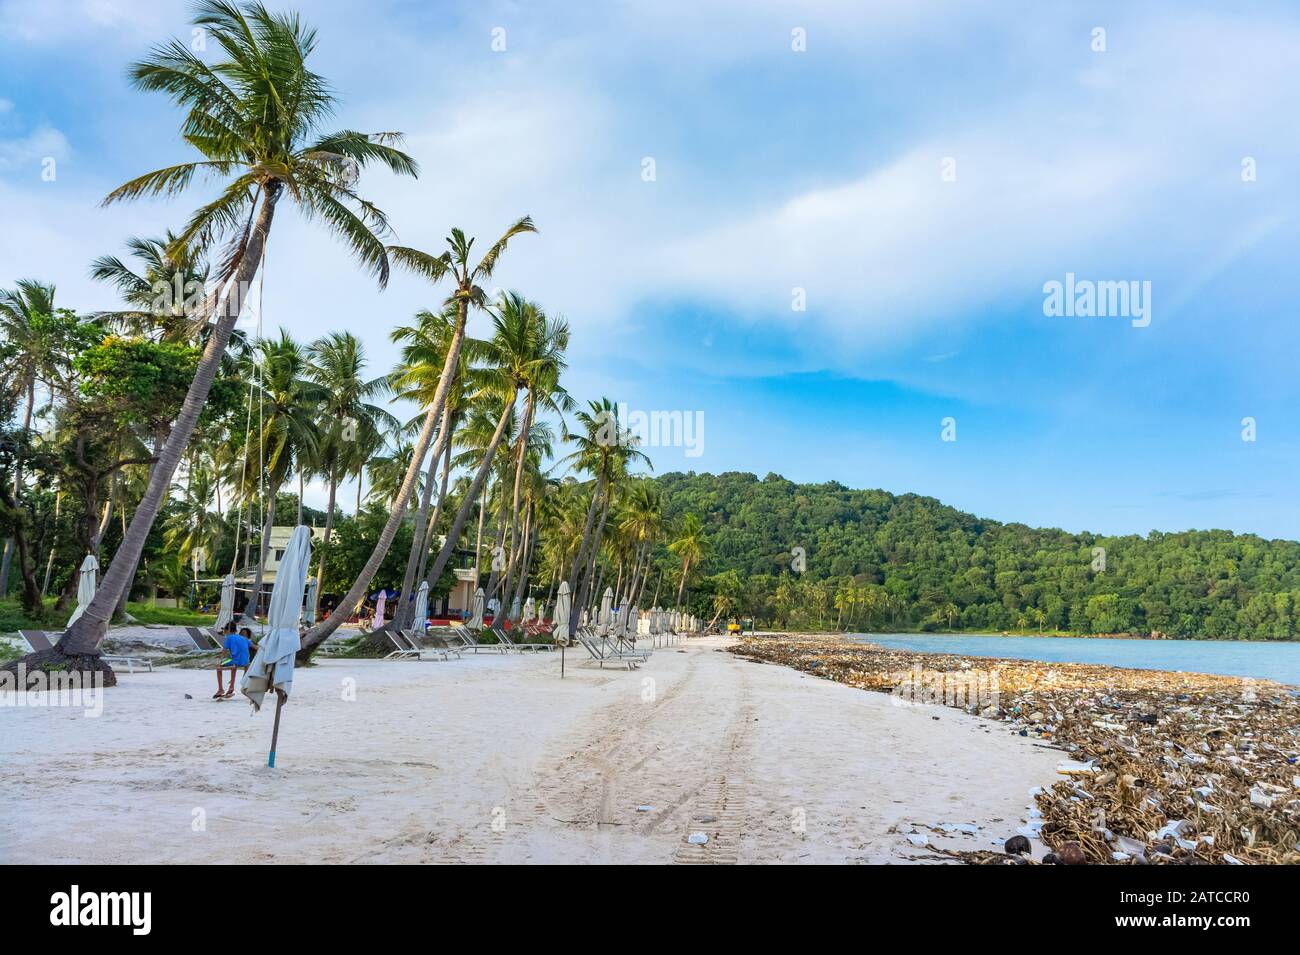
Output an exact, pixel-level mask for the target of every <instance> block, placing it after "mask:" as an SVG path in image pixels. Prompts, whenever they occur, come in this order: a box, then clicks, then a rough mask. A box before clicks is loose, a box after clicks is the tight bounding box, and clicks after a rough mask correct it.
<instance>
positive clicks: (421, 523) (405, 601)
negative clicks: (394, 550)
mask: <svg viewBox="0 0 1300 955" xmlns="http://www.w3.org/2000/svg"><path fill="white" fill-rule="evenodd" d="M448 411H450V406H448V407H444V408H443V411H442V426H441V428H440V429H439V432H440V433H446V430H447V412H448ZM446 443H447V442H446V441H445V440H444V441H443V444H444V445H445V444H446ZM439 450H440V449H437V448H435V449H434V453H433V455H432V456H431V457H430V458H429V471H428V473H427V474H426V475H425V479H424V491H423V492H422V493H421V495H420V506H419V508H418V509H417V510H416V512H415V527H414V528H413V530H412V533H411V552H410V553H409V554H408V555H407V557H406V571H405V573H403V574H402V597H401V603H400V604H399V605H398V608H397V613H395V614H393V625H394V627H396V628H397V629H398V630H405V629H406V628H407V627H409V626H410V625H411V618H412V617H413V616H415V600H414V599H413V597H414V591H413V590H412V587H413V585H414V584H415V572H416V569H417V566H418V564H419V563H420V547H421V545H423V543H424V528H425V526H426V525H427V522H428V520H429V508H430V507H432V506H433V484H434V478H435V477H436V476H437V473H438V459H439V458H440V457H441V456H442V455H440V454H438V451H439ZM420 463H421V465H423V463H424V462H423V461H422V462H420Z"/></svg>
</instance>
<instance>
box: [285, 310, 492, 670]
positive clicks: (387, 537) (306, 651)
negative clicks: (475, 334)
mask: <svg viewBox="0 0 1300 955" xmlns="http://www.w3.org/2000/svg"><path fill="white" fill-rule="evenodd" d="M468 317H469V316H468V303H466V301H465V300H464V299H463V298H462V299H459V300H458V307H457V314H456V330H455V332H454V334H453V335H452V339H451V345H450V347H449V348H448V349H447V359H446V361H445V362H444V363H443V366H442V375H441V376H440V377H439V379H438V388H437V390H436V391H435V392H434V395H433V403H432V404H431V405H430V406H429V409H428V411H426V412H425V415H424V426H423V427H422V428H421V429H420V436H419V438H418V439H417V440H416V442H415V449H414V451H413V452H412V454H411V463H410V465H408V466H407V469H406V477H405V478H404V479H403V481H402V486H401V488H399V489H398V492H397V499H396V500H394V501H393V510H392V513H391V514H389V515H388V521H387V523H385V524H384V529H383V531H382V532H381V533H380V535H379V540H378V542H376V544H375V549H374V550H373V551H372V552H371V554H370V557H369V559H368V560H367V561H366V564H365V566H364V567H363V568H362V569H361V573H360V574H359V575H358V577H357V579H356V580H355V581H353V583H352V587H351V588H350V589H349V590H348V592H347V594H346V596H344V598H343V599H342V600H340V601H339V606H340V607H355V606H356V605H357V602H358V601H359V600H360V599H361V595H362V594H363V593H365V591H366V589H367V588H368V587H369V586H370V581H371V580H372V579H373V578H374V576H375V573H376V572H377V571H378V570H379V565H380V564H382V563H383V562H384V558H385V557H387V556H388V549H389V548H390V547H392V546H393V538H394V537H396V536H397V528H398V527H399V526H400V525H401V523H402V520H403V518H404V517H405V512H406V505H407V502H408V501H410V499H411V491H412V490H413V489H414V487H415V481H416V477H417V476H418V475H419V473H420V467H421V465H422V464H423V463H424V456H425V454H427V453H428V450H429V442H430V441H431V440H432V438H433V431H434V428H435V427H436V426H437V423H438V419H439V418H440V417H441V416H442V409H443V408H444V407H446V404H447V394H448V392H450V390H451V383H452V378H453V377H454V376H455V373H456V369H457V368H458V367H459V365H458V362H459V361H460V349H461V344H462V342H463V341H464V339H465V324H466V321H467V320H468ZM449 430H450V429H444V431H443V432H442V433H441V434H439V435H438V442H439V443H438V445H437V446H436V448H437V449H436V450H435V451H434V454H435V455H437V454H440V453H441V452H442V448H443V446H444V444H445V442H446V441H448V440H450V435H449V434H447V432H448V431H449ZM358 513H360V511H359V510H358ZM344 616H345V614H341V613H333V614H330V616H329V618H328V619H326V620H322V621H321V622H320V623H318V624H316V626H314V627H312V629H311V630H310V631H308V633H307V635H306V637H304V638H303V643H302V649H301V650H300V651H299V653H298V656H299V659H300V660H302V661H303V662H306V661H308V660H310V659H311V654H312V652H313V651H314V650H315V649H316V648H317V647H318V646H320V645H321V644H322V643H324V642H325V641H326V640H327V639H329V637H330V635H331V634H333V633H334V631H335V630H337V629H338V628H339V626H340V625H341V624H342V623H343V618H344Z"/></svg>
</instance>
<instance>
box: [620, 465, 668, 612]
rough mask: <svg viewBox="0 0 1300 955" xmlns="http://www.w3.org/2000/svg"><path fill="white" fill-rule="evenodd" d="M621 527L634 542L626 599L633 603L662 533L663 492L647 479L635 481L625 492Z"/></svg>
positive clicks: (648, 569) (645, 578)
mask: <svg viewBox="0 0 1300 955" xmlns="http://www.w3.org/2000/svg"><path fill="white" fill-rule="evenodd" d="M622 527H623V530H624V531H626V532H627V534H628V535H629V537H630V538H631V539H632V541H633V542H634V543H635V545H636V548H637V551H636V565H635V566H634V567H633V571H632V579H631V581H630V582H629V585H628V590H627V593H628V601H629V602H630V603H635V602H636V600H637V596H638V594H639V593H640V592H641V590H642V588H643V587H644V583H643V582H644V581H645V580H647V579H649V576H650V555H651V551H652V550H653V549H654V546H655V545H656V544H657V543H658V542H659V539H660V538H661V537H662V536H663V531H664V516H663V495H662V494H661V493H660V491H659V488H658V486H656V485H655V484H652V483H651V482H650V481H637V482H636V483H635V484H633V485H632V486H631V487H630V488H628V492H627V511H626V516H625V517H624V518H623V524H622Z"/></svg>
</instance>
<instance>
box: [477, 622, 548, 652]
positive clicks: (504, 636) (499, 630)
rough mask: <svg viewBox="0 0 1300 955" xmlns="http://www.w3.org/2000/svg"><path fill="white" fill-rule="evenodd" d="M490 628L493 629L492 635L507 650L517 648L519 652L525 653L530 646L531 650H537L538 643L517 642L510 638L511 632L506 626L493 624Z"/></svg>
mask: <svg viewBox="0 0 1300 955" xmlns="http://www.w3.org/2000/svg"><path fill="white" fill-rule="evenodd" d="M488 629H489V630H491V631H492V635H493V636H494V637H496V638H497V641H498V642H499V643H500V644H501V646H503V647H505V648H506V652H509V651H511V650H515V651H517V652H518V653H523V652H524V648H525V647H526V648H528V649H529V650H533V651H536V650H537V645H536V644H532V643H515V642H514V641H513V640H511V639H510V634H508V633H506V628H505V627H498V626H497V625H496V624H493V625H492V626H490V627H488Z"/></svg>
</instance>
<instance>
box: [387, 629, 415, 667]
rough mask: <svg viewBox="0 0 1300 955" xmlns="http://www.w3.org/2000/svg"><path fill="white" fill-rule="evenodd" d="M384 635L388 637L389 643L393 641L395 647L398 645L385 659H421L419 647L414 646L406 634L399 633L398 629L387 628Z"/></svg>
mask: <svg viewBox="0 0 1300 955" xmlns="http://www.w3.org/2000/svg"><path fill="white" fill-rule="evenodd" d="M384 636H386V637H387V638H388V642H389V643H391V644H392V645H393V646H394V647H396V649H395V650H393V652H392V653H390V654H388V656H386V657H384V659H385V660H393V659H397V660H418V659H420V649H419V647H415V646H412V645H411V643H410V642H409V641H408V640H407V639H406V637H405V635H403V634H400V633H398V632H397V631H396V630H385V631H384Z"/></svg>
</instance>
